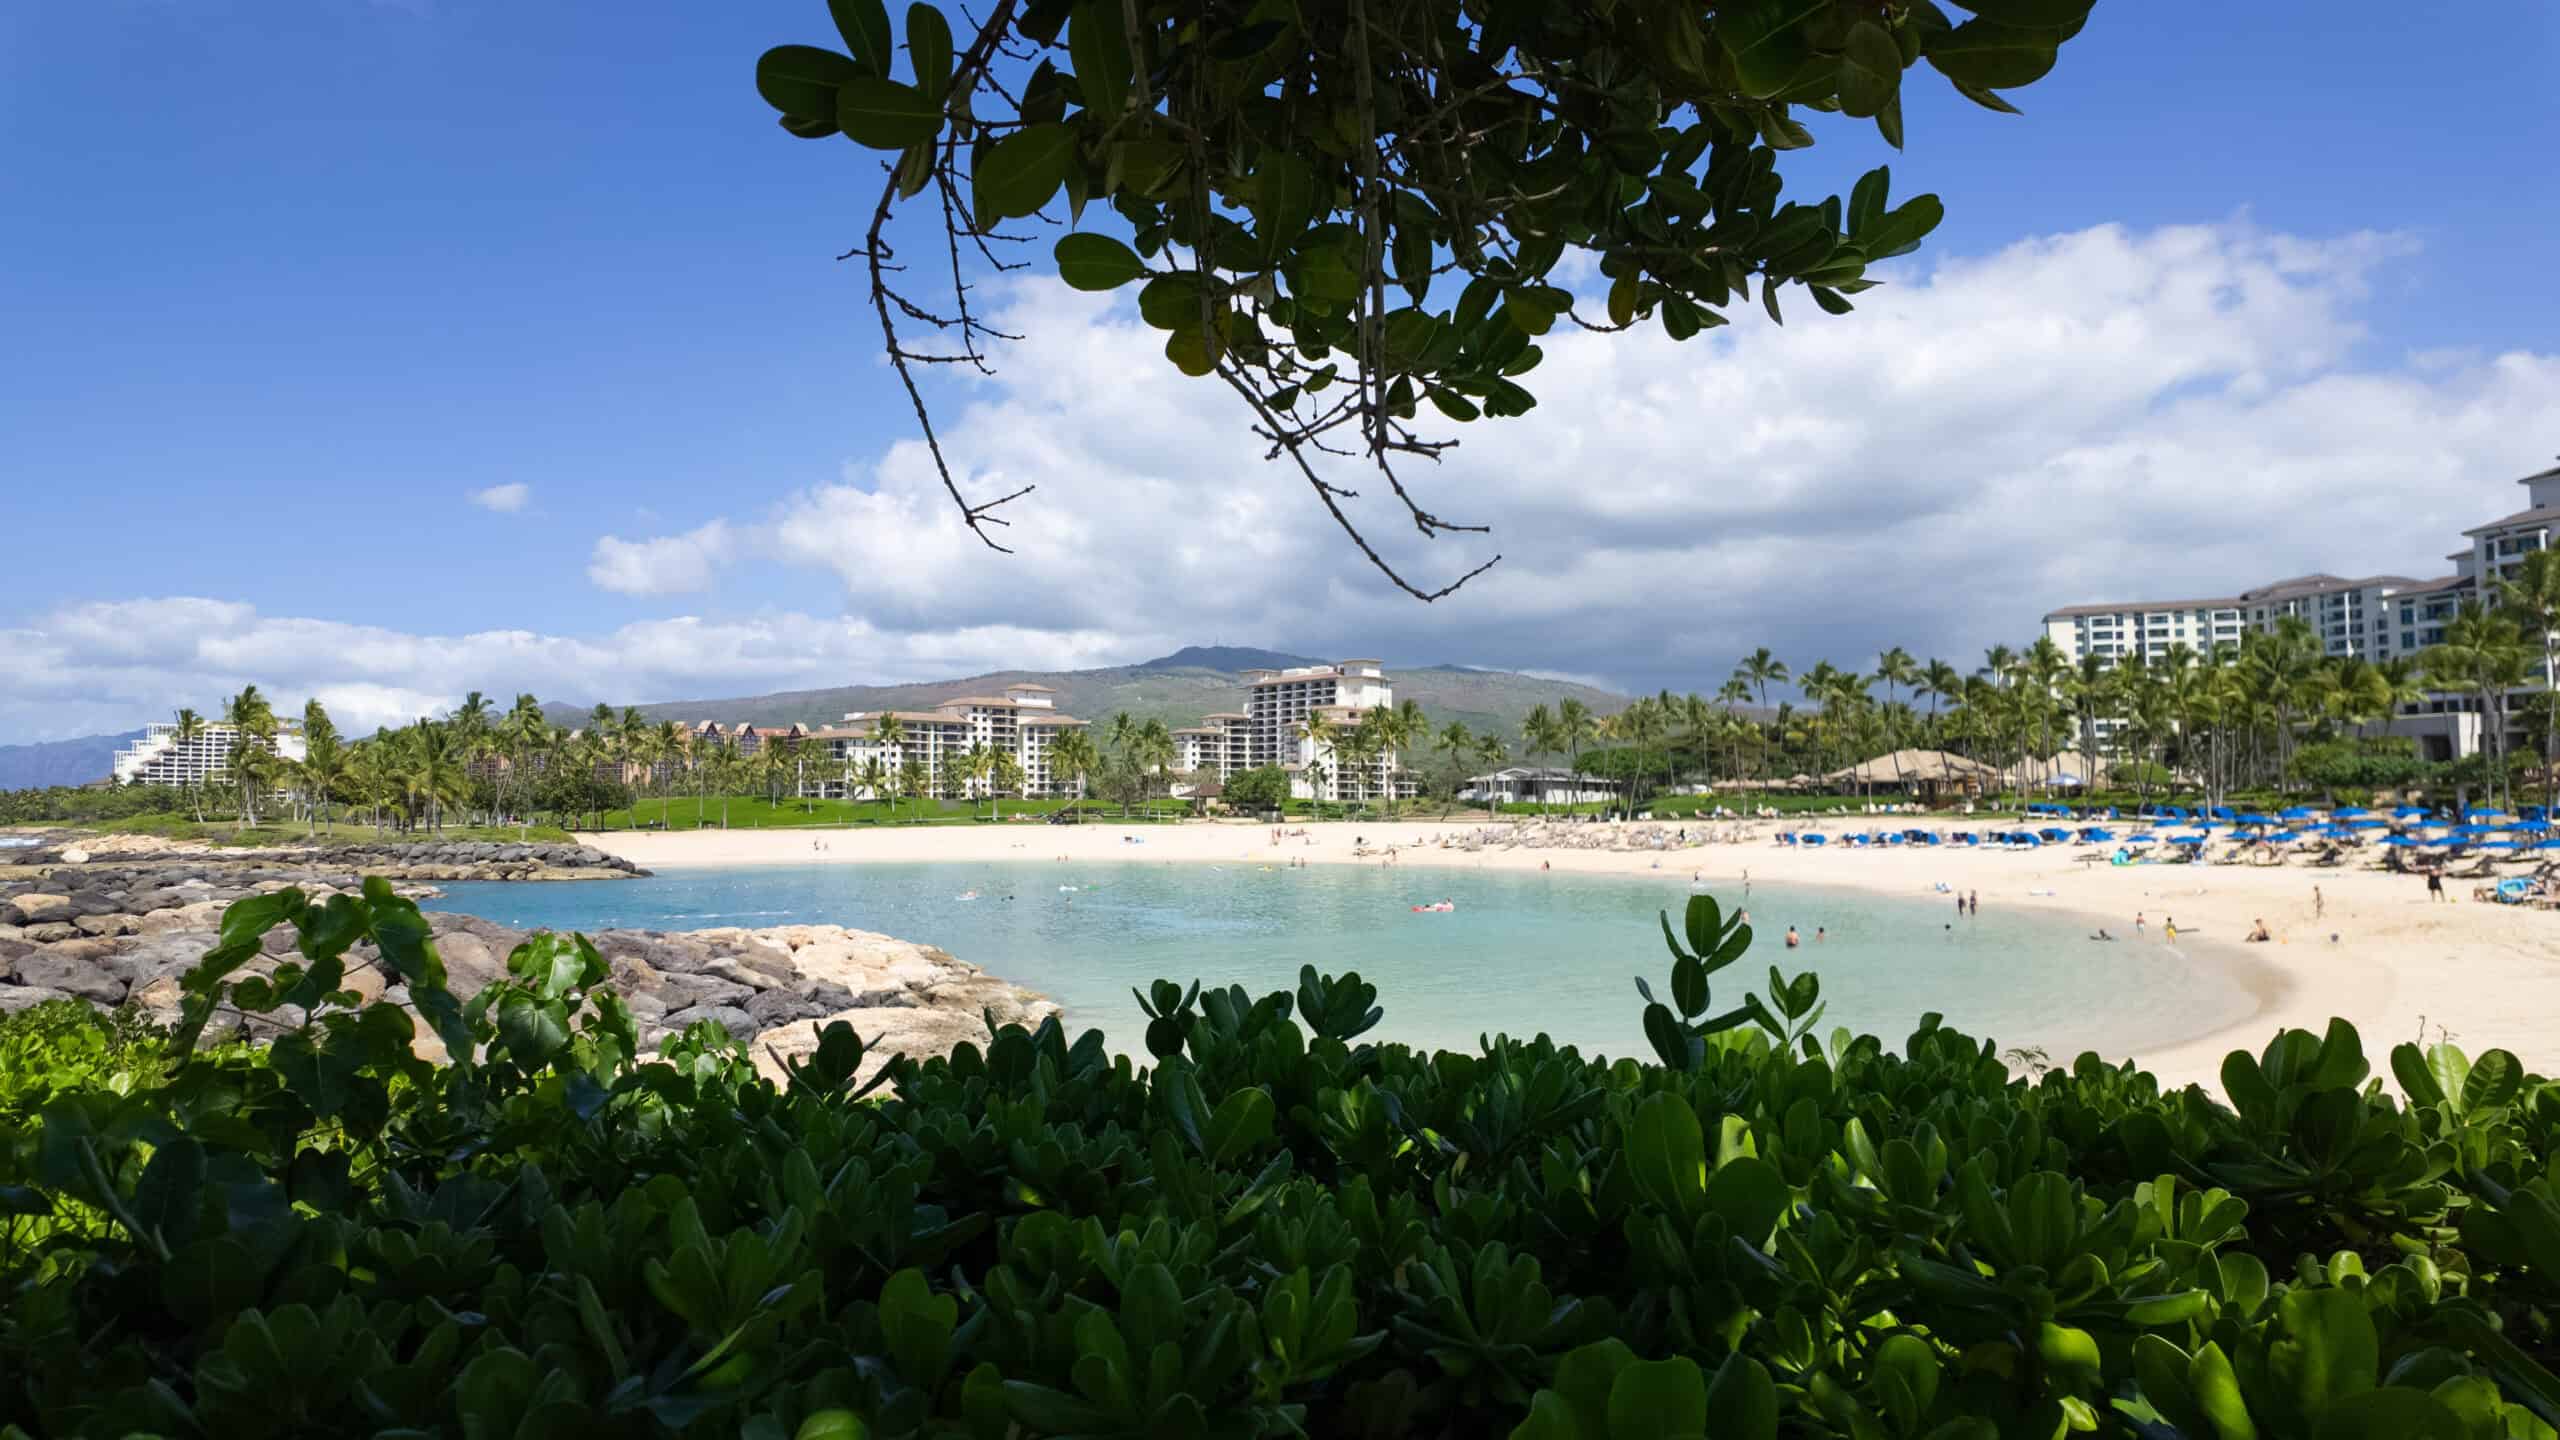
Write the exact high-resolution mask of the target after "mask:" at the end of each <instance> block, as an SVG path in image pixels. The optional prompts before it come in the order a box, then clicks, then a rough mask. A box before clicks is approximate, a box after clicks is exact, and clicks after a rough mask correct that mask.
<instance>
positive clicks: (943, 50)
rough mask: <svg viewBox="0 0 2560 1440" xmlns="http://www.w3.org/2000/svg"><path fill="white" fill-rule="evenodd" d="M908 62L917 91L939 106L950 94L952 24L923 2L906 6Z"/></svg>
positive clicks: (917, 0) (938, 11) (918, 1)
mask: <svg viewBox="0 0 2560 1440" xmlns="http://www.w3.org/2000/svg"><path fill="white" fill-rule="evenodd" d="M907 63H909V64H910V65H913V66H914V67H915V72H916V88H917V89H918V90H921V91H923V92H924V96H925V98H926V99H928V100H931V101H932V102H933V103H934V104H936V105H939V104H941V103H942V97H944V96H945V95H948V94H950V93H951V22H950V21H948V20H945V19H943V18H942V12H941V11H940V10H937V9H935V8H934V7H933V6H931V5H928V4H926V3H924V0H916V3H914V4H912V5H909V6H908V7H907Z"/></svg>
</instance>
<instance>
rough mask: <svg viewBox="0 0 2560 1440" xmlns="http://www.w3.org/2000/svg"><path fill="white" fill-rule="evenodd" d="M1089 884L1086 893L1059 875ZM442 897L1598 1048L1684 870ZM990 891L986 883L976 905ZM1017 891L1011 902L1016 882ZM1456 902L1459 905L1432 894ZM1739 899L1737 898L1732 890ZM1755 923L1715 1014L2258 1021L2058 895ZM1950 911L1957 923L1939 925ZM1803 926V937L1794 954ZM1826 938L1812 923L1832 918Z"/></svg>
mask: <svg viewBox="0 0 2560 1440" xmlns="http://www.w3.org/2000/svg"><path fill="white" fill-rule="evenodd" d="M1068 886H1072V887H1074V888H1073V889H1065V888H1062V887H1068ZM445 889H446V891H447V898H446V899H445V900H442V901H438V902H432V903H433V906H434V908H439V909H449V910H456V911H461V912H464V913H468V914H473V915H480V916H484V917H486V918H488V919H490V920H494V921H497V922H498V923H500V924H504V925H510V926H520V927H528V928H530V927H541V926H547V927H551V928H556V929H570V928H576V929H585V930H606V929H641V930H692V929H703V928H707V927H712V926H724V925H737V926H749V927H754V926H767V925H789V924H828V925H848V926H852V927H855V928H857V929H863V930H874V931H879V932H881V933H883V934H889V935H895V936H898V937H900V938H902V939H907V940H914V941H919V942H922V943H925V944H930V945H937V946H940V947H941V948H943V949H945V950H948V951H950V952H951V953H952V954H954V955H957V956H959V957H960V958H961V959H963V960H968V961H971V962H973V963H975V964H977V965H979V966H981V967H983V968H985V969H986V970H987V971H989V972H990V973H992V974H995V975H998V976H1001V977H1003V978H1005V979H1007V980H1011V981H1014V982H1015V983H1017V984H1022V985H1027V986H1030V987H1031V988H1033V989H1035V990H1038V991H1041V992H1042V993H1044V994H1046V995H1048V996H1050V997H1051V998H1053V999H1055V1000H1056V1001H1057V1002H1058V1003H1059V1004H1060V1005H1062V1006H1064V1007H1065V1008H1066V1011H1067V1020H1068V1023H1069V1026H1070V1028H1071V1030H1083V1029H1086V1028H1100V1029H1101V1030H1102V1031H1103V1032H1104V1033H1105V1035H1106V1036H1107V1037H1109V1038H1110V1039H1111V1041H1112V1042H1113V1044H1114V1046H1115V1048H1128V1049H1134V1048H1136V1046H1137V1043H1138V1036H1139V1032H1140V1030H1141V1028H1142V1027H1143V1025H1144V1023H1145V1022H1144V1017H1143V1016H1141V1015H1140V1013H1139V1010H1138V1006H1137V1002H1136V1001H1135V1000H1134V999H1133V998H1132V997H1131V995H1130V993H1129V992H1130V987H1131V986H1133V985H1135V986H1144V985H1145V984H1147V982H1149V981H1151V980H1154V979H1156V978H1157V977H1159V976H1162V977H1165V978H1168V979H1173V980H1178V981H1181V982H1182V983H1184V984H1186V985H1187V984H1188V983H1189V982H1190V981H1192V980H1193V979H1198V980H1201V981H1204V982H1206V983H1208V984H1210V985H1220V986H1223V985H1227V984H1231V983H1232V984H1240V985H1242V986H1244V987H1245V988H1246V990H1248V991H1249V992H1251V993H1253V994H1255V995H1260V994H1262V993H1264V992H1266V991H1269V990H1274V989H1294V988H1295V987H1296V984H1297V980H1296V977H1297V973H1298V967H1299V966H1300V965H1302V964H1313V965H1315V966H1316V967H1317V968H1318V969H1320V970H1324V971H1328V972H1333V973H1339V972H1341V971H1344V970H1357V971H1359V972H1360V974H1361V975H1362V976H1363V977H1364V978H1366V979H1368V980H1369V981H1371V982H1372V983H1374V984H1375V985H1377V987H1378V1003H1379V1004H1380V1005H1382V1006H1384V1007H1385V1009H1386V1018H1385V1020H1384V1021H1383V1022H1382V1023H1381V1024H1380V1026H1379V1029H1378V1031H1377V1032H1374V1033H1376V1034H1377V1035H1379V1036H1382V1037H1384V1038H1389V1039H1395V1040H1402V1041H1405V1042H1408V1043H1411V1044H1416V1045H1434V1046H1443V1047H1449V1048H1460V1049H1473V1048H1474V1045H1475V1042H1476V1037H1477V1036H1478V1035H1480V1034H1485V1033H1492V1032H1508V1033H1510V1034H1513V1035H1523V1036H1525V1035H1534V1034H1537V1033H1539V1032H1541V1031H1543V1032H1545V1033H1547V1034H1549V1035H1552V1036H1554V1037H1555V1038H1556V1039H1557V1040H1558V1041H1560V1042H1563V1043H1567V1044H1573V1045H1578V1046H1581V1047H1582V1048H1583V1049H1584V1051H1585V1052H1586V1053H1589V1052H1592V1051H1599V1052H1603V1053H1606V1054H1611V1055H1621V1054H1635V1055H1645V1054H1649V1053H1650V1049H1649V1047H1647V1046H1646V1044H1645V1041H1644V1034H1643V1028H1642V1025H1641V1016H1642V1011H1643V1001H1642V999H1641V998H1640V997H1639V996H1638V995H1637V994H1636V991H1635V986H1634V984H1633V981H1632V979H1631V977H1633V976H1636V975H1643V976H1645V977H1647V978H1648V979H1649V980H1650V981H1651V982H1652V983H1653V985H1654V988H1655V993H1656V994H1664V993H1666V991H1667V982H1668V979H1669V976H1670V969H1671V957H1670V955H1669V953H1668V952H1667V951H1666V950H1665V948H1664V946H1663V943H1662V932H1661V928H1660V926H1659V924H1658V923H1657V922H1656V920H1655V914H1656V912H1657V911H1659V910H1661V909H1663V908H1665V907H1668V908H1670V909H1671V910H1672V912H1673V923H1674V927H1675V928H1677V925H1678V920H1679V910H1680V908H1681V907H1682V906H1684V905H1685V904H1687V901H1688V889H1689V887H1688V884H1687V882H1686V881H1685V880H1680V879H1676V878H1673V877H1669V876H1665V877H1662V878H1659V879H1655V878H1648V877H1605V876H1594V875H1564V874H1555V873H1551V872H1537V873H1509V872H1504V873H1488V872H1482V871H1455V870H1447V871H1443V870H1432V869H1426V868H1423V867H1419V866H1417V867H1415V868H1413V869H1411V870H1405V871H1397V870H1389V869H1385V868H1377V867H1360V868H1355V867H1346V866H1318V867H1312V868H1309V869H1304V870H1290V869H1270V870H1265V869H1262V868H1260V867H1257V866H1250V865H1228V866H1210V865H1203V864H1197V863H1185V864H1177V865H1169V864H1164V863H1162V862H1158V863H1155V864H1144V863H1124V864H1080V863H1061V862H1054V861H1053V862H1048V863H1039V862H1010V863H991V864H978V863H937V864H928V865H878V864H865V865H816V866H794V867H781V866H757V867H740V868H719V869H710V868H706V869H682V870H672V871H667V872H664V873H661V874H658V875H655V876H652V877H650V878H647V879H641V880H598V881H565V882H557V883H543V884H506V883H476V884H455V885H450V886H447V887H445ZM970 891H975V892H976V893H977V896H978V898H977V899H975V900H964V899H962V898H960V897H961V896H962V895H964V894H966V893H968V892H970ZM1008 897H1009V898H1008ZM1443 897H1446V898H1449V899H1452V900H1454V901H1455V902H1456V903H1457V909H1456V910H1455V911H1454V912H1452V913H1447V914H1416V913H1414V912H1413V910H1412V909H1411V907H1412V906H1414V905H1416V904H1424V903H1428V902H1431V901H1435V900H1439V899H1441V898H1443ZM1717 898H1718V899H1719V900H1720V901H1721V902H1722V903H1724V904H1725V905H1727V906H1728V907H1730V906H1731V905H1733V904H1734V903H1736V902H1737V901H1740V900H1741V898H1742V897H1741V896H1740V895H1739V894H1738V893H1732V892H1729V891H1719V892H1718V896H1717ZM1747 904H1748V908H1749V909H1750V911H1751V919H1752V925H1753V929H1754V931H1755V933H1756V934H1757V935H1758V937H1759V939H1758V942H1757V943H1756V944H1755V945H1754V946H1753V947H1752V951H1751V953H1750V954H1749V955H1748V956H1746V957H1745V958H1744V959H1743V960H1742V962H1741V963H1739V964H1737V965H1735V966H1734V967H1733V968H1731V969H1729V970H1726V971H1723V972H1721V973H1720V974H1719V975H1718V976H1717V977H1716V980H1715V982H1714V984H1715V990H1716V994H1715V1003H1716V1008H1717V1009H1719V1010H1721V1009H1724V1008H1726V1007H1728V1006H1730V1005H1733V1004H1736V1003H1738V1002H1739V1000H1740V998H1741V994H1742V992H1743V990H1745V989H1764V988H1765V986H1766V984H1767V977H1768V967H1769V966H1770V965H1771V964H1772V963H1775V964H1779V965H1781V966H1783V967H1784V968H1785V969H1786V970H1787V972H1788V973H1789V974H1793V973H1795V972H1796V971H1798V970H1801V969H1806V968H1811V969H1815V970H1818V971H1819V972H1820V973H1821V975H1822V989H1823V996H1824V998H1825V999H1826V1000H1827V1001H1828V1002H1829V1004H1830V1010H1829V1011H1828V1013H1827V1014H1826V1015H1825V1017H1824V1020H1823V1029H1824V1031H1825V1032H1827V1031H1828V1030H1829V1029H1830V1027H1831V1026H1833V1025H1846V1026H1848V1027H1850V1028H1851V1029H1852V1030H1856V1031H1871V1032H1873V1033H1875V1034H1877V1035H1879V1036H1882V1037H1884V1038H1885V1039H1886V1040H1887V1041H1888V1042H1890V1043H1894V1044H1896V1045H1897V1046H1898V1045H1899V1042H1900V1041H1901V1039H1902V1037H1904V1036H1905V1035H1908V1034H1909V1033H1910V1031H1911V1029H1912V1027H1913V1024H1914V1022H1916V1021H1917V1020H1918V1018H1919V1016H1920V1014H1921V1013H1922V1012H1923V1011H1925V1010H1940V1011H1943V1012H1945V1013H1946V1016H1947V1021H1948V1023H1949V1024H1951V1025H1955V1026H1957V1027H1958V1028H1961V1029H1963V1030H1965V1031H1967V1032H1968V1033H1970V1034H1973V1035H1976V1036H1991V1037H1996V1038H1997V1039H1998V1040H1999V1041H2000V1043H2001V1044H2002V1046H2003V1047H2004V1048H2005V1047H2007V1046H2011V1045H2038V1046H2042V1047H2044V1048H2045V1049H2046V1050H2047V1051H2048V1052H2049V1053H2051V1054H2052V1055H2053V1056H2054V1057H2055V1058H2056V1059H2057V1060H2064V1061H2067V1060H2068V1059H2069V1057H2070V1056H2072V1055H2074V1054H2076V1053H2078V1051H2080V1050H2082V1049H2085V1048H2089V1047H2090V1046H2092V1045H2093V1044H2096V1045H2102V1048H2103V1049H2104V1050H2105V1051H2106V1052H2107V1053H2108V1054H2109V1055H2110V1057H2115V1056H2120V1055H2124V1054H2140V1053H2142V1052H2143V1051H2144V1050H2146V1049H2148V1048H2151V1047H2156V1046H2159V1045H2163V1044H2167V1043H2171V1042H2174V1041H2177V1040H2181V1039H2186V1038H2189V1037H2192V1036H2195V1035H2200V1034H2203V1033H2205V1032H2207V1031H2210V1030H2214V1029H2218V1028H2220V1027H2221V1026H2224V1025H2227V1024H2231V1023H2234V1022H2236V1021H2239V1020H2242V1019H2244V1018H2246V1017H2247V1016H2248V1015H2249V1014H2250V1013H2251V1012H2252V1011H2253V1010H2254V1009H2255V1008H2256V1002H2255V1001H2254V1000H2253V999H2252V997H2251V996H2250V994H2249V992H2248V991H2247V990H2246V989H2245V988H2244V987H2243V986H2242V985H2241V984H2240V983H2239V982H2238V981H2237V980H2236V979H2234V978H2233V977H2232V975H2231V974H2230V973H2229V971H2228V970H2227V969H2226V968H2225V967H2223V966H2221V965H2218V964H2216V963H2214V962H2213V961H2212V960H2210V959H2206V958H2199V957H2196V956H2192V955H2189V954H2186V953H2184V952H2182V951H2179V950H2175V949H2172V948H2170V947H2168V946H2166V945H2162V944H2160V943H2158V942H2157V941H2153V942H2151V943H2147V944H2144V943H2135V942H2130V941H2127V942H2123V943H2118V944H2104V943H2098V942H2092V941H2090V940H2089V939H2088V938H2087V931H2088V928H2089V927H2088V925H2087V924H2086V923H2085V922H2082V921H2078V920H2075V919H2073V918H2071V917H2068V916H2063V915H2056V914H2051V913H2033V912H2020V913H2015V914H2007V913H2002V912H2001V911H2000V910H1999V909H1998V908H1997V901H1996V899H1995V900H1994V901H1993V902H1992V906H1993V908H1991V909H1990V910H1989V911H1988V912H1987V913H1985V914H1984V915H1982V916H1981V917H1979V918H1966V919H1958V918H1957V917H1956V914H1955V906H1954V903H1953V900H1952V899H1951V898H1950V897H1946V896H1934V897H1931V898H1928V899H1921V898H1918V897H1914V898H1911V899H1899V898H1892V897H1879V896H1875V895H1871V894H1867V893H1864V892H1859V891H1849V890H1834V889H1827V888H1810V887H1801V886H1799V887H1785V888H1781V887H1775V886H1768V885H1758V886H1755V887H1754V888H1753V890H1752V892H1751V895H1750V898H1749V900H1748V902H1747ZM1950 922H1952V924H1953V929H1952V931H1950V930H1949V929H1948V928H1947V927H1948V925H1949V924H1950ZM1791 924H1792V925H1794V926H1795V927H1796V928H1797V930H1798V931H1800V932H1801V933H1802V935H1803V936H1804V938H1805V942H1806V943H1805V945H1804V948H1802V949H1801V950H1798V951H1796V952H1794V953H1793V954H1788V953H1787V952H1786V951H1785V949H1784V948H1783V946H1782V944H1781V941H1780V937H1782V936H1783V935H1784V934H1785V932H1786V928H1787V926H1789V925H1791ZM1817 926H1820V927H1822V928H1823V929H1824V930H1825V931H1826V932H1827V938H1826V939H1825V940H1823V941H1822V942H1821V943H1820V944H1818V945H1817V944H1815V943H1814V942H1813V935H1814V930H1815V927H1817Z"/></svg>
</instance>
